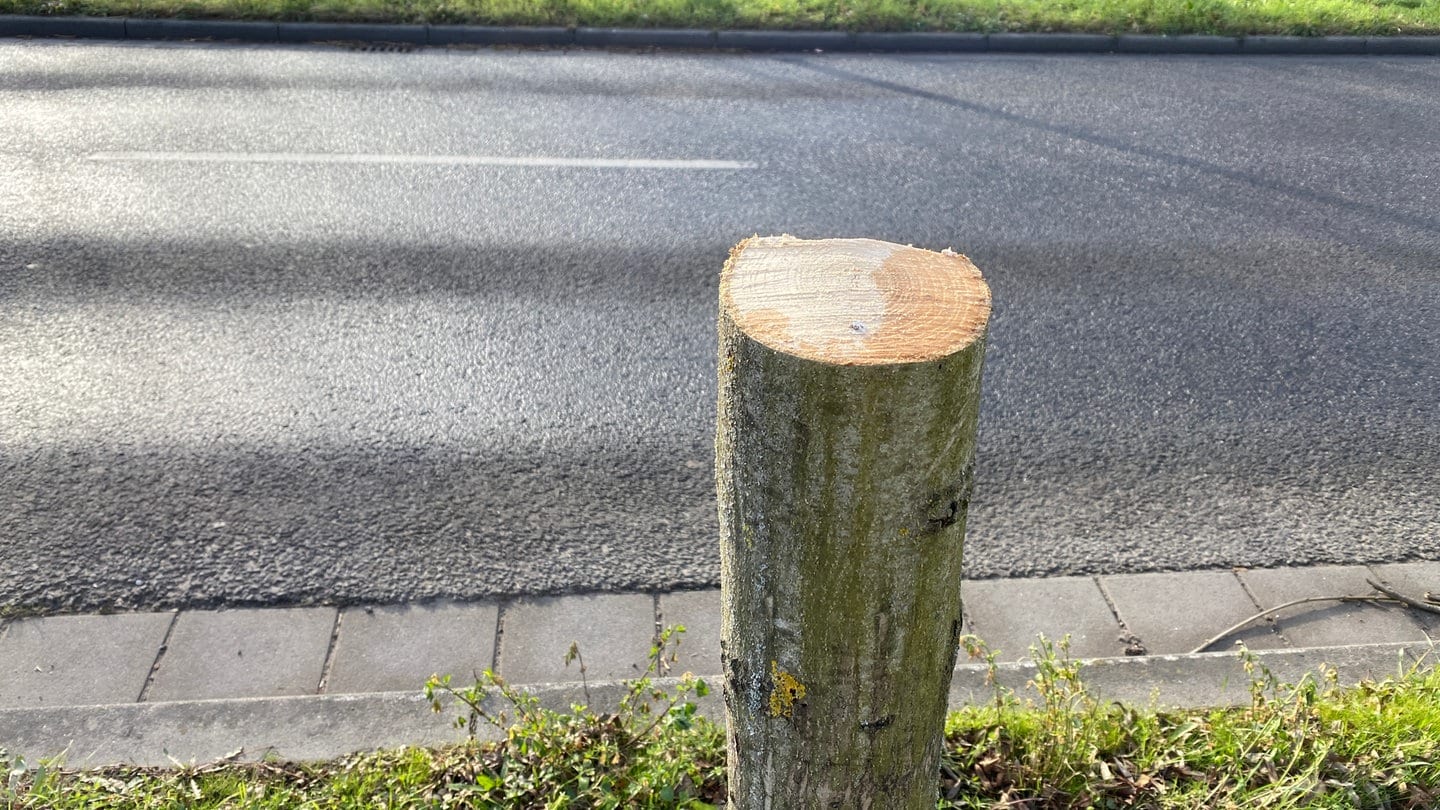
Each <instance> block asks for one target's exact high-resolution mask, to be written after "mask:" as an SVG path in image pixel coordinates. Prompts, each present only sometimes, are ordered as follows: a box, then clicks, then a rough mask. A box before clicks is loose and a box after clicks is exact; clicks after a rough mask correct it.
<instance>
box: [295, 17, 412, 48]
mask: <svg viewBox="0 0 1440 810" xmlns="http://www.w3.org/2000/svg"><path fill="white" fill-rule="evenodd" d="M429 28H430V27H429V26H427V25H381V24H375V23H312V22H293V23H292V22H286V23H280V24H279V30H278V34H279V38H280V41H281V42H402V43H408V44H413V45H425V44H428V43H429V42H430V31H429Z"/></svg>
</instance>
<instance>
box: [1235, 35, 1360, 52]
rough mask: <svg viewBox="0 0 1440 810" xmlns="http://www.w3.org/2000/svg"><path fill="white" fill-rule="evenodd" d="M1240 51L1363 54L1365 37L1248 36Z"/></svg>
mask: <svg viewBox="0 0 1440 810" xmlns="http://www.w3.org/2000/svg"><path fill="white" fill-rule="evenodd" d="M1240 52H1241V53H1246V54H1270V55H1290V54H1310V55H1317V54H1334V55H1344V54H1362V53H1365V37H1282V36H1260V35H1257V36H1248V37H1244V38H1242V39H1241V40H1240Z"/></svg>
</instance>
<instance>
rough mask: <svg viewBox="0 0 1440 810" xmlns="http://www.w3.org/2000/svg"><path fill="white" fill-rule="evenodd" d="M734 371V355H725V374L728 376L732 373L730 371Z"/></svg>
mask: <svg viewBox="0 0 1440 810" xmlns="http://www.w3.org/2000/svg"><path fill="white" fill-rule="evenodd" d="M734 370H735V355H734V354H727V355H725V373H726V374H729V373H730V372H732V371H734Z"/></svg>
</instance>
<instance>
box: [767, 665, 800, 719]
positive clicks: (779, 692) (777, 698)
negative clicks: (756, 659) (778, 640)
mask: <svg viewBox="0 0 1440 810" xmlns="http://www.w3.org/2000/svg"><path fill="white" fill-rule="evenodd" d="M770 680H772V681H774V682H775V688H774V689H771V690H770V716H771V717H794V716H795V702H796V701H797V700H804V699H805V684H803V683H800V682H799V681H797V680H795V676H794V675H791V674H790V673H788V672H786V671H785V670H783V669H781V668H780V665H779V664H778V663H777V662H775V661H771V662H770Z"/></svg>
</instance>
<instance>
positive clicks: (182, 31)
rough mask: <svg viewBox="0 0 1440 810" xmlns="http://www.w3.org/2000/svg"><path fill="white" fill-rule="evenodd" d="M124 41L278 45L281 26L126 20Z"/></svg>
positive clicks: (217, 22) (232, 21)
mask: <svg viewBox="0 0 1440 810" xmlns="http://www.w3.org/2000/svg"><path fill="white" fill-rule="evenodd" d="M125 37H126V38H127V39H216V40H238V41H242V42H279V41H280V26H279V24H278V23H273V22H243V21H238V20H150V19H136V18H134V17H127V18H126V19H125Z"/></svg>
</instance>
